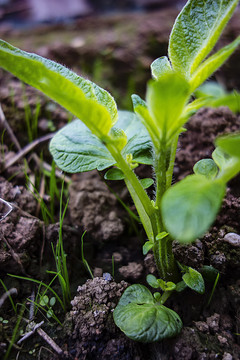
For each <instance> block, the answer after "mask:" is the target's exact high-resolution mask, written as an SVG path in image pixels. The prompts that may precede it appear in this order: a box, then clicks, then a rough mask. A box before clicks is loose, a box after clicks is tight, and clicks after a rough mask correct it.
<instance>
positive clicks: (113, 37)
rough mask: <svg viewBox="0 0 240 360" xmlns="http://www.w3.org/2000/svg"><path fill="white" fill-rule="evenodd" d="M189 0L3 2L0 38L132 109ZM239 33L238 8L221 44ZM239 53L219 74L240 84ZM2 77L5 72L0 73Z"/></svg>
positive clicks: (232, 85)
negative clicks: (72, 73) (94, 85)
mask: <svg viewBox="0 0 240 360" xmlns="http://www.w3.org/2000/svg"><path fill="white" fill-rule="evenodd" d="M185 4H186V0H119V1H117V0H0V38H2V39H4V40H6V41H8V42H10V43H12V44H13V45H15V46H17V47H20V48H22V49H24V50H26V51H30V52H36V53H37V54H39V55H42V56H45V57H48V58H50V59H52V60H55V61H57V62H60V63H62V64H64V65H66V66H68V67H69V68H71V69H73V70H74V71H76V72H77V73H78V74H80V75H82V76H85V77H87V78H89V79H91V80H93V81H94V82H96V83H97V84H98V85H100V86H101V87H103V88H105V89H107V90H108V91H110V92H111V93H112V95H113V96H114V97H115V98H116V100H117V103H118V106H119V107H120V108H124V109H132V104H131V97H130V95H131V94H132V93H135V92H136V93H137V94H139V95H140V96H142V97H144V96H145V90H146V88H145V86H146V82H147V81H148V80H149V78H150V76H151V74H150V64H151V62H152V61H153V60H155V59H156V58H158V57H160V56H164V55H167V49H168V39H169V34H170V31H171V28H172V26H173V23H174V20H175V18H176V16H177V15H178V13H179V11H180V10H181V8H182V7H183V6H184V5H185ZM239 34H240V12H239V8H238V11H236V13H235V15H234V17H233V19H232V20H231V22H230V24H229V25H228V27H227V30H226V31H225V32H224V35H223V37H222V38H221V41H220V42H219V44H218V45H217V48H220V47H222V46H223V45H225V44H226V43H229V42H230V41H231V40H233V39H234V38H235V37H237V36H238V35H239ZM239 63H240V51H239V50H238V51H237V52H236V53H235V54H234V55H233V56H232V57H231V59H230V61H229V62H228V63H227V64H226V65H225V66H224V67H223V68H222V69H221V71H219V72H217V74H216V76H215V79H216V80H217V81H219V82H221V83H222V84H224V85H225V86H226V87H227V88H231V89H232V88H235V89H239V88H240V66H239ZM0 81H1V73H0Z"/></svg>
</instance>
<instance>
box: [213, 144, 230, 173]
mask: <svg viewBox="0 0 240 360" xmlns="http://www.w3.org/2000/svg"><path fill="white" fill-rule="evenodd" d="M212 158H213V160H214V162H215V163H216V164H217V166H218V167H219V169H220V170H221V171H224V170H226V169H227V168H228V167H231V166H233V165H234V164H235V161H234V159H233V158H232V156H230V155H228V154H226V153H225V152H224V151H223V150H222V149H221V148H220V147H217V148H216V149H215V150H214V152H213V153H212Z"/></svg>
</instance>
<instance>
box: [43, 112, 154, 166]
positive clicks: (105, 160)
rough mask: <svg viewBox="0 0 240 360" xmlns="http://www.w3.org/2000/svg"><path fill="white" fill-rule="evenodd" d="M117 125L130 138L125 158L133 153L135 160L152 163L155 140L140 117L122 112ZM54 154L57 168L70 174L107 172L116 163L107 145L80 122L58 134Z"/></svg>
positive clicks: (51, 146) (54, 139)
mask: <svg viewBox="0 0 240 360" xmlns="http://www.w3.org/2000/svg"><path fill="white" fill-rule="evenodd" d="M117 126H118V127H119V128H121V129H122V130H124V132H125V134H126V136H127V138H128V143H127V145H126V146H125V147H124V148H123V150H122V153H123V155H124V156H125V155H126V154H130V153H131V154H132V155H133V161H136V162H137V163H143V164H151V163H152V157H151V146H152V145H151V141H150V138H149V135H148V133H147V131H146V130H145V129H144V127H143V126H142V124H141V123H140V121H139V120H138V119H137V117H136V115H134V114H133V113H131V112H127V111H126V112H125V111H120V112H119V120H118V122H117ZM136 131H137V132H136ZM50 151H51V154H52V156H53V158H54V161H55V162H56V164H57V166H58V167H59V168H60V169H62V170H64V171H67V172H69V173H77V172H84V171H90V170H94V169H98V170H104V169H107V168H108V167H110V166H112V165H114V164H115V160H114V159H113V157H112V155H111V154H110V152H109V151H108V150H107V148H106V147H105V145H104V144H103V143H102V142H101V141H100V140H99V139H98V138H97V136H95V135H93V134H92V133H91V132H90V130H89V129H88V128H87V127H86V126H85V125H84V124H83V123H82V122H81V121H80V120H75V121H73V122H71V123H70V124H68V125H66V126H65V127H64V128H63V129H61V130H60V131H59V132H57V134H56V135H55V136H54V137H53V139H52V140H51V142H50Z"/></svg>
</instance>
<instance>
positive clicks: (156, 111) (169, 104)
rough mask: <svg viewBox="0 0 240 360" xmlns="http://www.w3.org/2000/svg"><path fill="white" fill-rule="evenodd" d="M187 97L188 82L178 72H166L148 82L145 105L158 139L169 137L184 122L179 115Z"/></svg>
mask: <svg viewBox="0 0 240 360" xmlns="http://www.w3.org/2000/svg"><path fill="white" fill-rule="evenodd" d="M188 99H189V84H188V82H187V81H186V80H185V79H184V78H182V77H181V76H179V75H178V74H175V73H173V74H168V75H165V76H163V77H161V78H160V80H159V81H153V80H152V81H150V82H149V84H148V88H147V105H148V108H149V112H150V115H151V118H152V119H154V122H155V124H156V125H155V126H156V128H157V132H158V134H159V138H160V139H161V138H166V139H167V140H169V139H171V137H172V136H174V135H175V134H176V132H177V131H179V129H180V128H181V126H182V125H183V124H184V122H185V119H183V118H182V117H181V115H182V112H183V109H184V106H185V104H186V103H187V101H188Z"/></svg>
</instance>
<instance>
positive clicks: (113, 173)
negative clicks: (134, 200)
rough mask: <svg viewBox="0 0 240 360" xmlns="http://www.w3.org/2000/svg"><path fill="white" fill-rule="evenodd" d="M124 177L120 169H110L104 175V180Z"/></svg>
mask: <svg viewBox="0 0 240 360" xmlns="http://www.w3.org/2000/svg"><path fill="white" fill-rule="evenodd" d="M124 178H125V176H124V174H123V172H122V170H120V169H110V170H108V171H107V172H106V174H105V175H104V179H106V180H123V179H124Z"/></svg>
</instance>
